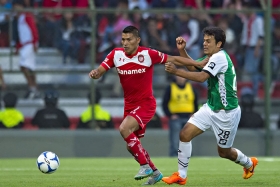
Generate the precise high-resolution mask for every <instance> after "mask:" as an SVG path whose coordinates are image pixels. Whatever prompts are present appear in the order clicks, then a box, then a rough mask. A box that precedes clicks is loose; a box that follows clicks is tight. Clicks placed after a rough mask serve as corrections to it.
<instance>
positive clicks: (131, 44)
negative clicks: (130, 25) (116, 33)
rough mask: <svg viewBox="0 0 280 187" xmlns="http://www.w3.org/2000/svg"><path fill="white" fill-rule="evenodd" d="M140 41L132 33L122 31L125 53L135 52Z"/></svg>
mask: <svg viewBox="0 0 280 187" xmlns="http://www.w3.org/2000/svg"><path fill="white" fill-rule="evenodd" d="M139 43H140V38H139V37H136V36H134V35H133V34H132V33H122V46H123V48H124V51H125V53H126V54H129V55H131V54H133V53H135V52H136V50H137V48H138V46H139Z"/></svg>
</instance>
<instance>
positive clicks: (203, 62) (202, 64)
mask: <svg viewBox="0 0 280 187" xmlns="http://www.w3.org/2000/svg"><path fill="white" fill-rule="evenodd" d="M208 61H209V57H206V58H205V59H203V60H202V61H200V62H198V63H197V64H196V65H195V66H196V67H198V68H200V69H203V68H204V66H205V65H206V64H207V63H208Z"/></svg>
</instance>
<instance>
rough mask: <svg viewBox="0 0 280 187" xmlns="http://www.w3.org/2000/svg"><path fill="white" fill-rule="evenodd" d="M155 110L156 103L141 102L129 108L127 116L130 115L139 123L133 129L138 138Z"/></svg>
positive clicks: (143, 132) (142, 134)
mask: <svg viewBox="0 0 280 187" xmlns="http://www.w3.org/2000/svg"><path fill="white" fill-rule="evenodd" d="M155 112H156V104H155V103H151V102H147V103H145V102H143V103H141V104H140V105H139V106H136V107H135V108H134V109H133V110H131V111H130V112H129V113H128V114H127V116H132V117H133V118H134V119H135V120H136V121H137V122H138V125H139V129H138V130H136V131H134V133H135V134H136V136H138V137H139V138H141V137H143V136H144V134H145V131H146V124H147V123H148V122H149V121H150V120H151V119H152V118H153V116H154V115H155Z"/></svg>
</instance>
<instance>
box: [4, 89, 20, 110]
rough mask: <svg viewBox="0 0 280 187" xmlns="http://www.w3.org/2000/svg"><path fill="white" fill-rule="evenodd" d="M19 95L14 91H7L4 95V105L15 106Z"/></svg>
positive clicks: (7, 106)
mask: <svg viewBox="0 0 280 187" xmlns="http://www.w3.org/2000/svg"><path fill="white" fill-rule="evenodd" d="M17 100H18V97H17V95H16V94H14V93H11V92H9V93H6V94H5V95H4V97H3V101H4V105H5V107H6V108H14V107H15V106H16V104H17Z"/></svg>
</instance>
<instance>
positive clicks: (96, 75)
mask: <svg viewBox="0 0 280 187" xmlns="http://www.w3.org/2000/svg"><path fill="white" fill-rule="evenodd" d="M88 75H89V77H90V78H92V79H99V78H100V76H101V75H100V73H99V71H98V70H97V69H94V70H91V72H89V74H88Z"/></svg>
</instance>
